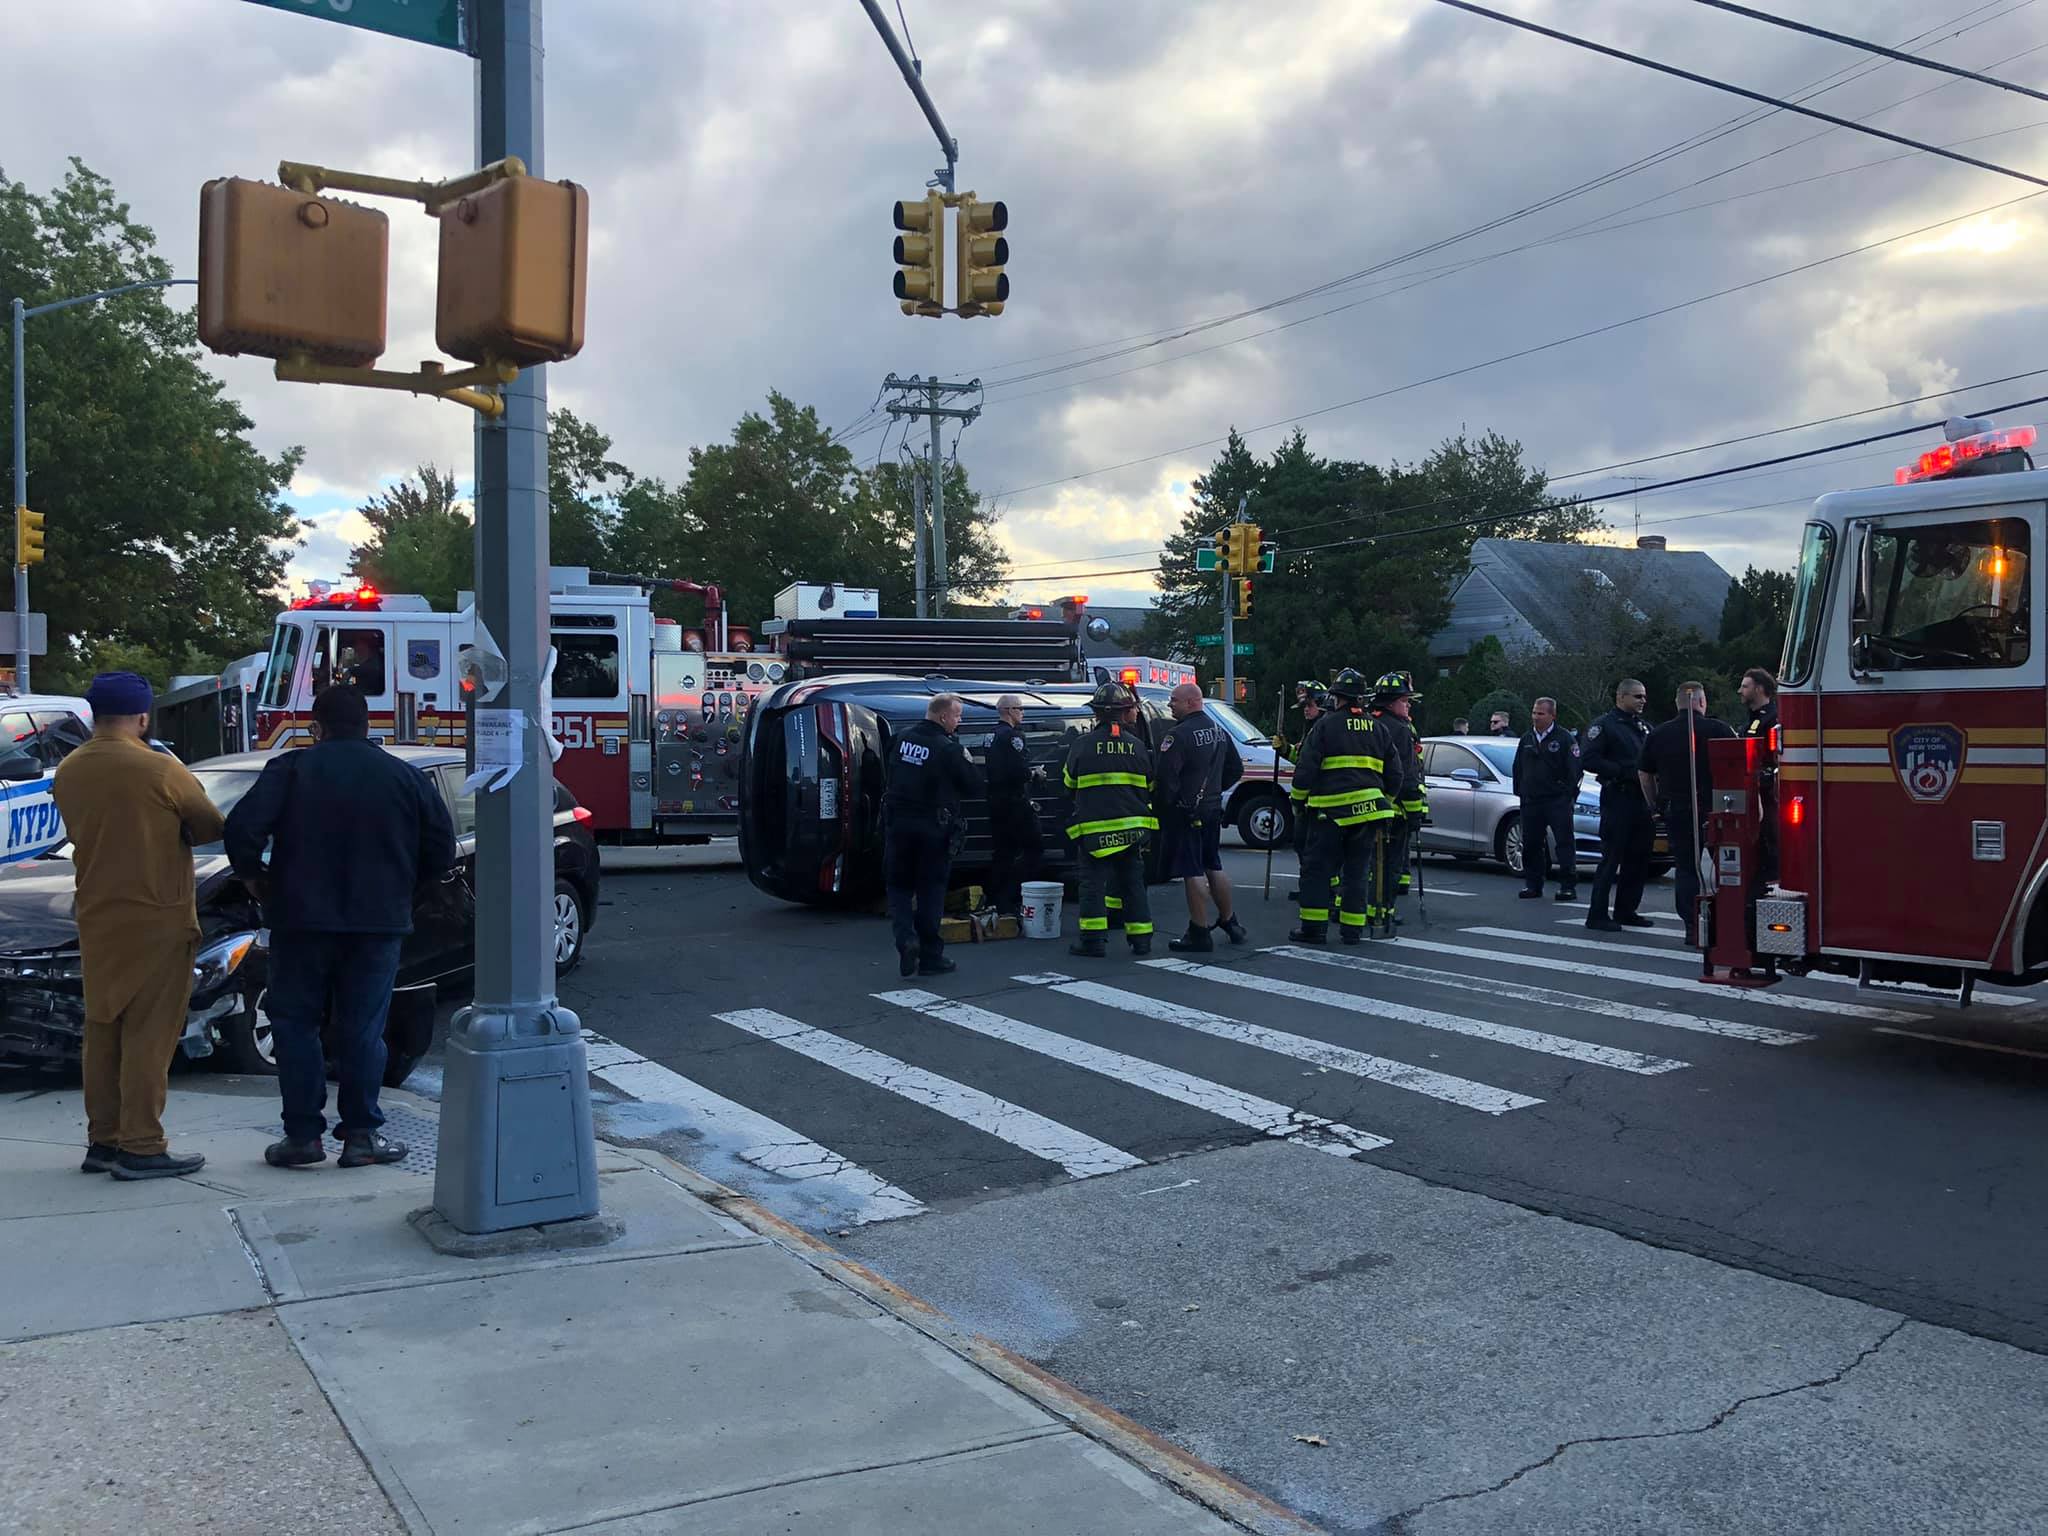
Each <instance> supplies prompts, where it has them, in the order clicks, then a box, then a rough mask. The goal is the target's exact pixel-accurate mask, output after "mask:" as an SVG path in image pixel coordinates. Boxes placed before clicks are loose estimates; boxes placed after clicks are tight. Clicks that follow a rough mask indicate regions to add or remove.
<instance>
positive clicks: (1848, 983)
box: [1465, 917, 2033, 1008]
mask: <svg viewBox="0 0 2048 1536" xmlns="http://www.w3.org/2000/svg"><path fill="white" fill-rule="evenodd" d="M1558 921H1559V922H1561V923H1565V924H1569V925H1570V926H1572V927H1575V928H1582V927H1584V926H1585V925H1584V924H1583V923H1581V922H1579V921H1578V920H1577V919H1576V918H1570V917H1565V918H1560V919H1558ZM1465 931H1466V932H1467V933H1477V932H1479V930H1478V929H1477V928H1468V929H1466V930H1465ZM1635 937H1637V938H1639V939H1665V940H1669V941H1670V942H1671V943H1673V944H1679V943H1682V942H1683V941H1684V937H1685V936H1684V935H1683V934H1680V933H1652V932H1651V931H1650V930H1648V929H1647V928H1638V929H1637V930H1636V932H1635ZM1579 942H1580V943H1581V944H1591V945H1597V946H1598V947H1599V948H1601V949H1605V950H1608V951H1609V952H1612V951H1614V950H1616V949H1639V952H1640V953H1642V954H1645V955H1648V956H1649V957H1650V958H1651V959H1652V960H1675V961H1677V962H1678V963H1679V964H1681V965H1698V964H1699V960H1700V957H1699V951H1698V950H1696V949H1652V948H1649V947H1646V946H1637V945H1633V944H1630V943H1628V942H1627V941H1626V940H1623V941H1622V942H1620V943H1617V944H1605V943H1601V942H1600V941H1599V940H1597V939H1581V940H1579ZM1799 979H1800V980H1801V981H1824V982H1827V983H1828V984H1829V985H1831V986H1837V987H1853V986H1855V985H1856V978H1855V977H1854V976H1837V975H1836V974H1835V973H1834V972H1833V971H1815V972H1814V973H1813V974H1812V975H1811V976H1802V977H1800V978H1799ZM1913 997H1914V994H1913V993H1911V992H1908V993H1906V994H1904V996H1903V997H1902V999H1901V1001H1911V1000H1913ZM1926 1000H1927V1001H1928V1002H1930V1003H1933V1004H1935V1005H1937V1006H1946V1005H1949V1004H1952V1003H1953V1001H1954V1000H1953V999H1947V1000H1944V999H1943V998H1941V997H1940V996H1939V995H1938V994H1936V993H1935V992H1933V991H1931V990H1930V991H1929V992H1928V994H1927V999H1926ZM1970 1001H1971V1002H1972V1003H1988V1004H1989V1005H1990V1006H1991V1007H1993V1008H2025V1007H2027V1006H2028V1005H2029V1004H2030V1003H2031V1002H2032V1001H2033V999H2031V998H2025V997H2014V996H2012V995H2011V994H2010V993H2006V992H1985V991H1982V990H1978V991H1974V992H1972V993H1971V994H1970Z"/></svg>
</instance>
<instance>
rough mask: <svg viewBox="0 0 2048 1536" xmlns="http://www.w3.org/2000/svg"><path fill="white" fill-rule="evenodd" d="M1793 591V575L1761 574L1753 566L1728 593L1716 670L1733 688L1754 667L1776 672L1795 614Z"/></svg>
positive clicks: (1788, 572)
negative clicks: (1792, 616) (1788, 623)
mask: <svg viewBox="0 0 2048 1536" xmlns="http://www.w3.org/2000/svg"><path fill="white" fill-rule="evenodd" d="M1792 588H1793V575H1792V572H1790V571H1760V570H1758V569H1757V568H1756V567H1755V566H1753V565H1752V566H1750V567H1748V568H1747V569H1746V570H1744V571H1743V573H1742V579H1741V580H1740V581H1738V582H1736V583H1735V585H1734V586H1732V587H1730V588H1729V589H1728V601H1727V602H1726V603H1724V604H1723V605H1722V607H1721V636H1720V639H1721V644H1720V647H1719V666H1718V668H1717V670H1718V671H1719V672H1720V673H1721V674H1722V675H1723V676H1724V677H1726V678H1728V679H1729V680H1730V682H1731V684H1732V683H1733V682H1734V681H1735V680H1736V679H1739V678H1740V677H1741V676H1742V674H1743V673H1744V672H1746V671H1748V670H1749V669H1750V668H1751V667H1768V668H1770V669H1771V670H1772V671H1773V672H1776V671H1777V669H1778V658H1779V656H1780V655H1782V654H1783V653H1784V649H1785V625H1786V623H1787V622H1788V621H1789V620H1790V618H1791V614H1792Z"/></svg>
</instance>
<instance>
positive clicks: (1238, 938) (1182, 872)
mask: <svg viewBox="0 0 2048 1536" xmlns="http://www.w3.org/2000/svg"><path fill="white" fill-rule="evenodd" d="M1168 705H1169V707H1170V708H1171V709H1172V710H1173V724H1172V725H1171V726H1170V727H1168V728H1167V731H1166V733H1165V734H1164V735H1163V736H1161V737H1160V738H1159V757H1158V769H1157V771H1158V779H1159V804H1160V812H1161V815H1160V836H1161V837H1162V838H1163V839H1164V847H1163V849H1162V851H1163V853H1164V854H1165V859H1164V862H1163V869H1162V872H1163V873H1164V874H1165V876H1166V878H1167V879H1169V880H1178V881H1180V882H1181V883H1182V884H1183V885H1184V886H1185V887H1186V890H1187V896H1188V931H1187V932H1186V933H1184V934H1182V935H1181V936H1180V937H1179V938H1177V939H1169V940H1168V941H1167V944H1166V947H1167V948H1168V949H1173V950H1179V951H1181V952H1182V953H1186V952H1188V951H1189V950H1194V951H1197V952H1207V951H1209V950H1213V949H1214V948H1215V947H1216V940H1215V939H1214V938H1213V937H1212V933H1213V930H1215V929H1217V928H1221V929H1222V930H1223V931H1224V933H1225V934H1227V935H1228V936H1229V938H1230V942H1231V943H1233V944H1242V943H1243V942H1244V941H1245V932H1244V924H1243V923H1240V922H1239V921H1238V920H1237V914H1236V913H1235V912H1234V911H1233V910H1232V906H1231V890H1230V876H1228V875H1226V874H1225V873H1224V872H1223V854H1222V850H1221V848H1220V846H1219V843H1218V839H1219V838H1220V837H1221V836H1222V832H1223V794H1224V791H1226V790H1227V789H1229V788H1230V786H1231V785H1233V784H1235V783H1236V782H1237V781H1238V780H1239V779H1241V778H1243V777H1244V761H1243V759H1241V758H1240V757H1239V756H1238V754H1237V743H1236V742H1235V741H1233V740H1232V739H1231V736H1230V733H1229V732H1228V731H1226V730H1224V729H1223V727H1222V726H1220V725H1218V724H1217V723H1216V722H1215V721H1214V720H1212V719H1211V718H1210V717H1209V715H1208V712H1207V711H1206V710H1205V709H1204V708H1203V704H1202V690H1201V689H1199V688H1197V687H1196V686H1195V685H1194V684H1193V683H1182V684H1181V685H1180V686H1179V687H1178V688H1176V689H1174V690H1173V694H1172V697H1171V698H1170V699H1169V700H1168ZM1212 902H1213V903H1214V914H1213V916H1212V915H1211V903H1212Z"/></svg>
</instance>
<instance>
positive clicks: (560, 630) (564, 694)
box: [552, 614, 633, 832]
mask: <svg viewBox="0 0 2048 1536" xmlns="http://www.w3.org/2000/svg"><path fill="white" fill-rule="evenodd" d="M565 618H576V619H583V618H588V619H590V620H592V621H593V622H591V623H589V624H588V625H576V626H573V627H571V626H567V625H565V624H564V622H563V620H564V619H565ZM611 622H612V621H611V617H610V615H599V614H591V615H584V614H574V615H560V614H558V615H557V616H556V620H555V628H554V634H553V636H552V641H553V644H554V647H555V679H554V732H555V735H556V737H557V738H558V739H559V740H560V741H561V743H562V758H561V761H560V762H558V763H556V764H555V777H556V778H558V779H560V780H561V781H562V782H563V783H564V784H566V785H568V786H569V792H570V793H571V794H573V795H574V796H575V797H576V799H577V800H578V801H579V802H580V803H581V804H582V805H584V806H586V807H587V808H588V809H589V811H590V815H591V826H592V829H593V830H595V831H598V832H616V831H623V830H626V829H628V828H630V827H631V826H632V824H633V805H632V783H631V772H630V765H631V762H632V758H631V755H630V754H629V753H628V751H627V742H626V737H627V726H628V722H629V720H630V716H631V706H630V703H629V701H628V699H627V696H626V689H627V685H628V683H627V676H626V668H625V666H624V665H623V662H624V657H623V655H622V654H621V651H620V647H621V646H622V645H623V644H624V641H625V637H624V636H623V635H622V634H620V633H619V632H618V631H617V630H616V629H613V628H609V627H605V626H608V625H610V623H611Z"/></svg>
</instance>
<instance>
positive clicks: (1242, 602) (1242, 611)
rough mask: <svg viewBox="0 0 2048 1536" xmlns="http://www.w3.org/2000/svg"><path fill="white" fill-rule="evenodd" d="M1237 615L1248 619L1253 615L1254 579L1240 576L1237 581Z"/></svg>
mask: <svg viewBox="0 0 2048 1536" xmlns="http://www.w3.org/2000/svg"><path fill="white" fill-rule="evenodd" d="M1237 616H1238V617H1239V618H1240V619H1248V618H1250V617H1251V616H1252V579H1251V577H1249V576H1244V577H1240V578H1239V579H1238V583H1237Z"/></svg>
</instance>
